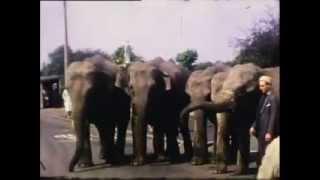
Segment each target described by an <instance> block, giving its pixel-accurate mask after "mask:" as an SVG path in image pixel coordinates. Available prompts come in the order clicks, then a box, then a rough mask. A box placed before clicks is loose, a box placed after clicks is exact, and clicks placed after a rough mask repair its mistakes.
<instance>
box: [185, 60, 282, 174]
mask: <svg viewBox="0 0 320 180" xmlns="http://www.w3.org/2000/svg"><path fill="white" fill-rule="evenodd" d="M279 69H280V68H279V67H274V68H267V69H262V68H260V67H258V66H256V65H254V64H252V63H248V64H240V65H235V66H234V67H232V68H231V69H230V70H229V71H226V72H220V73H217V74H215V75H214V77H213V78H212V80H211V86H212V91H211V92H212V93H211V101H210V102H208V101H207V102H200V103H199V102H194V103H191V104H190V105H188V106H187V107H186V108H185V109H184V110H183V112H182V113H181V118H182V119H185V118H186V117H187V114H188V113H189V112H192V111H194V110H198V109H204V110H208V111H212V112H215V113H223V114H221V115H222V116H224V118H225V120H224V121H222V122H220V124H221V123H225V124H224V125H223V126H222V127H225V128H222V129H221V133H220V134H219V133H218V137H219V136H220V138H221V140H222V141H224V143H223V144H224V145H226V144H227V143H226V142H225V141H226V140H227V138H226V137H227V135H228V127H230V128H231V129H232V130H231V131H232V132H234V136H233V137H234V139H233V140H234V141H235V142H236V146H237V148H238V149H239V151H240V164H239V169H238V173H241V174H242V173H246V172H247V170H248V164H249V144H250V141H249V133H248V131H249V128H250V126H251V124H252V122H253V121H254V119H255V116H256V108H257V106H258V102H259V98H260V96H261V93H260V92H259V90H258V78H259V77H260V76H261V75H269V76H271V77H272V78H273V81H274V82H273V89H272V91H273V92H274V94H275V96H276V97H277V99H279V103H280V98H279V97H280V93H279V77H280V74H279ZM217 83H218V84H219V83H220V84H221V85H220V86H219V85H218V86H217ZM228 123H229V124H228ZM218 124H219V123H218ZM218 126H219V125H218ZM218 144H219V143H218ZM224 152H225V151H224ZM220 156H221V157H220V158H221V159H222V160H223V161H225V154H224V153H223V154H220ZM218 170H219V171H218V172H225V171H226V165H225V164H223V165H222V166H220V167H218Z"/></svg>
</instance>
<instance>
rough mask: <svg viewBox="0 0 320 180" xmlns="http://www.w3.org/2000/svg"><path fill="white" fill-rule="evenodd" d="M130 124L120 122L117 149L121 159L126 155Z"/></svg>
mask: <svg viewBox="0 0 320 180" xmlns="http://www.w3.org/2000/svg"><path fill="white" fill-rule="evenodd" d="M127 127H128V122H124V123H123V122H120V123H118V126H117V142H116V147H117V148H116V149H117V154H118V155H119V158H120V159H122V158H123V157H124V154H125V152H124V151H125V144H126V132H127Z"/></svg>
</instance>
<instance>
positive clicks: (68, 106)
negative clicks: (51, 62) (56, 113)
mask: <svg viewBox="0 0 320 180" xmlns="http://www.w3.org/2000/svg"><path fill="white" fill-rule="evenodd" d="M62 98H63V102H64V110H65V112H66V114H67V117H68V118H71V113H72V103H71V98H70V95H69V93H68V89H67V88H65V89H64V90H63V92H62Z"/></svg>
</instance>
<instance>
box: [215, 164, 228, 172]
mask: <svg viewBox="0 0 320 180" xmlns="http://www.w3.org/2000/svg"><path fill="white" fill-rule="evenodd" d="M227 172H228V170H227V166H225V165H223V166H220V167H218V168H217V169H216V170H214V174H225V173H227Z"/></svg>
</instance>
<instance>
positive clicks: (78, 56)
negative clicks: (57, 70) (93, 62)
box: [69, 49, 111, 63]
mask: <svg viewBox="0 0 320 180" xmlns="http://www.w3.org/2000/svg"><path fill="white" fill-rule="evenodd" d="M94 55H101V56H102V57H104V58H106V59H109V60H111V57H110V56H109V55H108V54H107V53H105V52H103V51H101V50H99V49H98V50H90V49H86V50H77V51H76V52H74V53H72V55H71V58H70V61H69V63H72V62H75V61H83V60H84V59H86V58H89V57H92V56H94Z"/></svg>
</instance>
